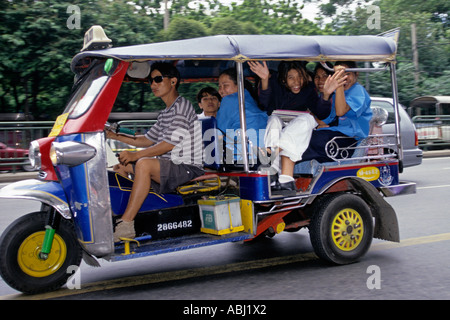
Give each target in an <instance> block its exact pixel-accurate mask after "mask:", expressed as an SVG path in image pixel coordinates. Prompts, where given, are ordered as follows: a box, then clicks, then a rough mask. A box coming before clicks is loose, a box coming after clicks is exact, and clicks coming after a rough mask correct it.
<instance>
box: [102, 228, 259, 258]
mask: <svg viewBox="0 0 450 320" xmlns="http://www.w3.org/2000/svg"><path fill="white" fill-rule="evenodd" d="M252 237H253V235H251V234H248V233H245V232H236V233H230V234H225V235H221V236H217V235H211V234H206V233H196V234H194V235H189V236H183V237H177V238H167V239H162V240H154V241H151V240H147V241H145V242H143V243H142V242H140V243H139V246H137V245H136V244H135V243H130V244H131V253H130V254H124V251H125V246H124V244H123V243H120V244H119V245H116V247H115V253H114V254H113V255H112V256H111V257H110V258H109V260H111V261H121V260H128V259H135V258H140V257H146V256H153V255H158V254H163V253H169V252H174V251H181V250H187V249H193V248H199V247H204V246H210V245H215V244H220V243H226V242H237V241H244V240H247V239H250V238H252Z"/></svg>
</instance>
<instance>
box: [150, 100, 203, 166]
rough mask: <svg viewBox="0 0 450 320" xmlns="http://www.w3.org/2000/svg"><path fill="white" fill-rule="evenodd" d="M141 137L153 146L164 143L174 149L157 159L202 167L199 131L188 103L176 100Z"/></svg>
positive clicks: (197, 123) (200, 133) (192, 110)
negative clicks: (153, 144) (151, 142)
mask: <svg viewBox="0 0 450 320" xmlns="http://www.w3.org/2000/svg"><path fill="white" fill-rule="evenodd" d="M145 137H146V138H147V139H149V140H151V141H153V142H155V143H159V142H161V141H165V142H167V143H170V144H172V145H174V146H175V147H174V148H173V149H172V151H170V152H168V153H165V154H163V155H160V156H159V158H161V159H169V160H172V162H174V163H175V164H180V163H184V164H190V165H195V166H198V167H202V164H203V162H202V155H203V143H202V129H201V125H200V123H199V121H198V118H197V114H196V113H195V110H194V107H193V106H192V103H191V102H190V101H189V100H187V99H186V98H184V97H181V96H178V98H177V99H176V100H175V102H174V103H173V104H172V105H171V106H170V107H169V108H165V109H164V110H162V111H161V112H160V113H159V115H158V118H157V121H156V123H155V124H154V125H153V126H152V127H151V128H150V129H149V130H148V131H147V133H146V134H145Z"/></svg>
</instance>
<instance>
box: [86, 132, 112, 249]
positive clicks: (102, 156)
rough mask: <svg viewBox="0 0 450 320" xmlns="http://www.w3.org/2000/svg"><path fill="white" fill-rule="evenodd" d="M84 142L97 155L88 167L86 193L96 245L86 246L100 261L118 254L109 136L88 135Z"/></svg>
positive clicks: (100, 134) (101, 134)
mask: <svg viewBox="0 0 450 320" xmlns="http://www.w3.org/2000/svg"><path fill="white" fill-rule="evenodd" d="M83 142H84V143H86V144H88V145H90V146H92V147H94V148H95V149H96V154H95V156H94V157H93V158H92V159H91V160H89V161H87V162H86V163H85V166H86V168H87V173H86V177H87V181H86V184H87V185H86V189H87V190H86V192H88V195H89V214H90V216H91V228H92V234H93V237H94V241H93V243H82V244H83V246H84V247H85V249H86V251H87V252H88V253H90V254H92V255H94V256H96V257H103V256H106V255H108V254H111V253H113V252H114V243H113V225H112V212H111V200H110V195H109V183H108V175H107V170H106V152H105V149H106V146H105V144H106V142H105V134H104V132H103V131H102V132H95V133H86V134H84V141H83Z"/></svg>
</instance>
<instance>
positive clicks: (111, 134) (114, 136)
mask: <svg viewBox="0 0 450 320" xmlns="http://www.w3.org/2000/svg"><path fill="white" fill-rule="evenodd" d="M105 134H106V138H107V139H114V140H117V133H115V132H114V131H111V130H108V129H106V130H105Z"/></svg>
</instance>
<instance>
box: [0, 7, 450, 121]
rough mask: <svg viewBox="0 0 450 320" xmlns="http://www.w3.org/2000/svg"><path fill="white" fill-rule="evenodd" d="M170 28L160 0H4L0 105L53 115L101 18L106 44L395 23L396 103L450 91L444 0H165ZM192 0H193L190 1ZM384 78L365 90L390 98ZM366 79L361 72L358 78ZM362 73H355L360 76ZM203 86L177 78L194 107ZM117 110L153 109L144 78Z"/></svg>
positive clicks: (351, 29)
mask: <svg viewBox="0 0 450 320" xmlns="http://www.w3.org/2000/svg"><path fill="white" fill-rule="evenodd" d="M307 2H315V3H316V4H318V5H320V6H319V7H320V9H321V14H319V15H318V17H317V18H316V21H315V22H312V21H309V20H306V19H303V17H302V10H303V3H307ZM170 3H171V6H170V8H169V12H168V13H169V19H170V25H169V28H168V29H167V30H163V20H164V12H163V11H162V10H161V8H163V7H164V0H132V1H130V0H115V1H110V0H89V1H86V0H84V1H82V0H73V1H61V0H43V1H33V0H8V1H1V2H0V21H2V22H1V24H0V46H1V48H2V50H1V51H0V112H26V113H31V114H33V115H34V117H35V118H36V119H41V118H42V119H44V118H45V119H55V117H56V116H57V115H58V114H59V113H60V112H61V110H62V109H63V108H64V105H65V103H66V99H67V98H68V96H69V93H70V90H71V86H72V84H73V74H72V73H71V71H70V68H69V67H70V61H71V59H72V57H73V56H74V55H75V54H76V53H77V52H79V50H80V49H81V47H82V45H83V36H84V32H85V31H86V30H87V29H88V28H89V27H90V26H92V25H94V24H97V25H102V26H103V28H104V29H105V31H106V33H107V35H108V36H109V37H110V38H111V39H112V40H113V45H114V46H116V47H117V46H126V45H134V44H143V43H150V42H156V41H166V40H176V39H184V38H192V37H200V36H206V35H214V34H303V35H312V34H377V33H380V32H382V31H386V30H389V29H391V28H394V27H401V36H400V42H399V48H398V63H397V74H398V84H399V86H398V87H399V95H400V98H401V101H402V102H403V103H404V104H408V102H409V101H410V100H411V99H413V98H414V97H416V96H418V95H425V94H430V95H433V94H447V95H448V94H449V92H450V80H449V79H450V78H449V72H450V71H449V70H448V69H449V65H450V45H449V43H450V41H449V38H450V30H449V28H448V27H449V11H450V2H449V1H448V0H434V1H423V0H378V1H375V2H368V1H361V0H360V1H356V0H330V1H328V2H327V3H326V4H324V2H323V1H318V0H303V1H299V0H278V1H275V0H254V1H249V0H246V1H244V2H243V3H242V4H240V5H237V4H236V3H232V4H231V5H230V6H226V5H223V4H222V3H221V2H220V1H218V0H204V1H191V0H178V1H170ZM195 4H196V5H195ZM369 4H373V5H376V6H378V7H379V9H380V12H381V15H380V18H381V29H369V28H368V26H367V20H368V18H369V16H370V12H368V11H367V7H368V5H369ZM73 5H75V6H78V7H79V9H80V28H79V29H78V28H69V27H68V23H69V18H70V17H71V15H72V13H71V12H68V10H67V9H68V7H69V6H73ZM412 23H415V24H416V28H417V39H418V53H419V71H420V77H419V82H418V83H414V77H413V73H414V66H413V64H412V50H411V32H410V30H411V24H412ZM386 77H388V76H387V75H380V74H378V73H373V74H370V75H369V76H368V79H369V81H370V91H371V94H373V95H389V94H390V88H386V86H385V84H386V83H387V78H386ZM364 79H365V77H364ZM364 79H363V78H362V79H361V80H362V82H364V81H363V80H364ZM201 86H202V84H183V85H182V86H181V87H180V93H181V94H183V95H184V96H186V97H188V98H189V99H190V100H191V101H192V102H193V104H194V105H197V104H196V101H195V94H196V92H197V91H198V90H199V89H200V88H201ZM121 90H122V91H121V94H120V95H119V99H118V100H117V102H116V105H115V109H116V110H117V111H137V112H139V111H152V110H156V109H158V108H161V102H160V99H156V98H155V97H154V96H153V95H152V94H151V92H150V89H149V86H148V85H143V84H137V85H136V84H125V85H124V86H123V88H122V89H121Z"/></svg>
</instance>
